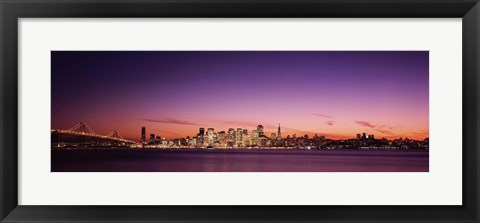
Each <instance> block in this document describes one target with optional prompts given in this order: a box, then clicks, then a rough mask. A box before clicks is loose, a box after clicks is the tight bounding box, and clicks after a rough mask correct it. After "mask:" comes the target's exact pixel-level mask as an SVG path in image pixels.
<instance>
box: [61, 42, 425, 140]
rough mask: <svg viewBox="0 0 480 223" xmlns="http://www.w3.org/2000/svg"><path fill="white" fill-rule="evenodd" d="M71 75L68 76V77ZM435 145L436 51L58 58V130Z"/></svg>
mask: <svg viewBox="0 0 480 223" xmlns="http://www.w3.org/2000/svg"><path fill="white" fill-rule="evenodd" d="M67 74H68V75H67ZM72 120H82V121H85V122H88V123H95V126H96V127H95V128H96V129H97V130H96V131H97V132H98V133H105V134H107V133H108V132H110V131H111V130H112V129H116V130H118V131H119V132H121V133H122V136H123V137H124V138H126V139H130V140H133V141H139V137H138V135H139V132H140V129H139V127H141V126H145V127H147V128H148V129H150V131H151V132H153V133H154V134H155V135H161V136H162V137H165V138H167V139H174V138H182V137H186V136H190V137H192V136H194V135H195V133H196V132H197V131H198V128H200V127H202V126H203V127H204V128H205V129H208V128H214V129H222V130H228V129H229V128H235V129H236V128H244V129H253V128H254V127H256V125H258V123H262V124H263V126H264V128H265V133H266V134H267V136H269V134H271V133H272V132H274V133H275V132H276V131H277V126H276V123H279V122H281V123H282V136H283V137H285V136H287V135H291V136H292V135H293V134H297V135H304V134H309V135H311V136H313V135H314V134H318V135H322V136H325V137H327V138H331V139H350V138H352V136H354V135H356V134H357V133H361V132H367V133H368V134H373V135H375V136H377V137H378V138H387V139H397V138H400V137H402V138H410V139H416V140H423V139H425V138H428V135H429V128H428V51H408V52H406V51H405V52H399V51H352V52H348V51H345V52H343V51H342V52H340V51H126V52H121V51H120V52H105V51H104V52H92V51H90V52H79V51H52V128H53V129H68V128H69V127H71V126H73V125H74V124H75V122H74V121H72Z"/></svg>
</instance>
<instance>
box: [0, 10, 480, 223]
mask: <svg viewBox="0 0 480 223" xmlns="http://www.w3.org/2000/svg"><path fill="white" fill-rule="evenodd" d="M0 14H1V25H0V32H1V35H0V36H1V51H0V57H1V60H0V67H1V71H0V72H1V74H0V83H1V91H0V103H1V113H0V132H1V134H0V219H1V222H193V221H195V222H372V221H376V222H479V218H480V217H479V201H480V193H479V188H480V185H479V169H480V168H479V163H480V156H479V154H480V153H479V152H478V149H479V140H478V136H479V131H478V128H479V101H478V100H479V85H480V84H479V68H480V67H479V58H480V57H479V56H480V55H479V54H480V49H479V46H480V45H479V40H480V38H479V32H480V17H479V16H480V5H479V3H478V0H403V1H402V0H259V1H252V0H242V1H240V0H224V1H216V0H142V1H136V0H117V1H109V0H99V1H94V0H62V1H58V0H37V1H35V0H0ZM73 17H86V18H122V17H127V18H128V17H190V18H191V17H212V18H226V17H250V18H252V17H259V18H266V17H270V18H280V17H335V18H336V17H348V18H357V17H358V18H365V17H369V18H452V17H453V18H462V21H463V22H462V35H463V37H462V41H463V43H462V44H463V53H462V57H463V63H462V66H463V77H462V84H463V89H462V94H463V99H462V100H463V101H462V106H463V107H462V109H463V148H462V149H463V155H462V157H463V182H462V183H463V205H461V206H348V205H346V206H282V205H281V204H279V205H280V206H24V205H18V198H17V195H18V189H17V187H18V155H17V151H18V150H17V146H18V142H17V139H18V121H17V120H18V74H17V69H18V68H17V62H18V39H17V38H18V19H19V18H73ZM352 38H355V37H352ZM446 87H448V86H446ZM446 131H447V130H446ZM118 196H122V195H121V194H119V195H118Z"/></svg>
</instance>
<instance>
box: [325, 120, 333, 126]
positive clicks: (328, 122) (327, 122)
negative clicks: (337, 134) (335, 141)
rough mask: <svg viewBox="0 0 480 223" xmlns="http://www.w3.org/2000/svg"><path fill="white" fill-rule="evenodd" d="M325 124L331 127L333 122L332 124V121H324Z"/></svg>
mask: <svg viewBox="0 0 480 223" xmlns="http://www.w3.org/2000/svg"><path fill="white" fill-rule="evenodd" d="M325 124H327V125H329V126H332V125H334V124H335V122H334V121H326V122H325Z"/></svg>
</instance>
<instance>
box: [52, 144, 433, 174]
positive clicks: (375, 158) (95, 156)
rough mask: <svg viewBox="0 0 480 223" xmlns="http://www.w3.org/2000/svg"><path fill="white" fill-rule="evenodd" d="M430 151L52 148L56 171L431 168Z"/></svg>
mask: <svg viewBox="0 0 480 223" xmlns="http://www.w3.org/2000/svg"><path fill="white" fill-rule="evenodd" d="M428 167H429V156H428V151H418V150H417V151H365V150H363V151H359V150H328V151H327V150H261V151H259V150H195V149H188V150H185V149H184V150H174V149H171V150H168V149H166V150H164V149H162V150H159V149H71V150H52V172H428V170H429V169H428Z"/></svg>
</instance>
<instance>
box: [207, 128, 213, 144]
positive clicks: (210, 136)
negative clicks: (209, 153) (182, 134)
mask: <svg viewBox="0 0 480 223" xmlns="http://www.w3.org/2000/svg"><path fill="white" fill-rule="evenodd" d="M213 135H214V129H213V128H208V130H207V141H208V145H209V146H210V145H211V144H213V138H214V137H213Z"/></svg>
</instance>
